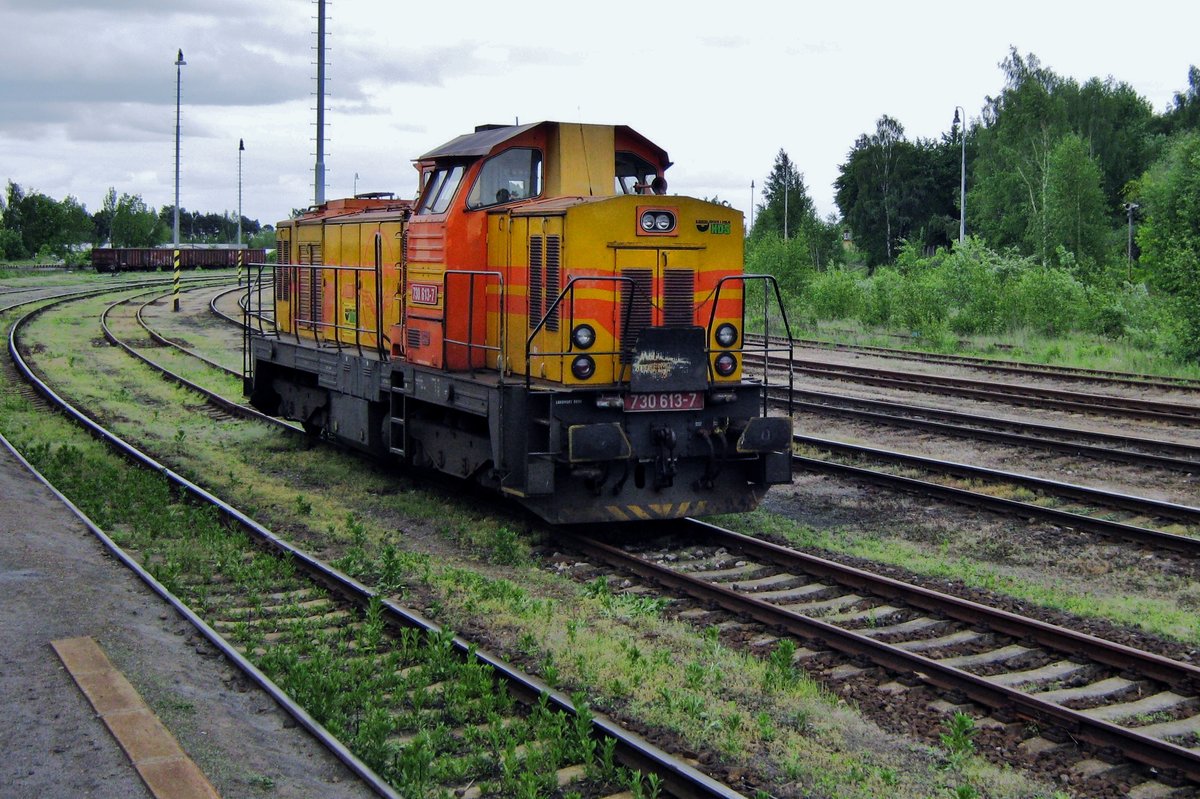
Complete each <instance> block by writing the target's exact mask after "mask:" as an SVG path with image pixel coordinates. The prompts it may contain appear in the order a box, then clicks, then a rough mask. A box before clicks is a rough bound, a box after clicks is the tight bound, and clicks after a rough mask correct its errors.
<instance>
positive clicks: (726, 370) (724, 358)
mask: <svg viewBox="0 0 1200 799" xmlns="http://www.w3.org/2000/svg"><path fill="white" fill-rule="evenodd" d="M714 366H715V367H716V370H717V374H719V375H720V376H721V377H729V376H730V375H731V374H733V373H734V371H735V370H736V369H737V358H735V357H734V356H733V355H732V354H731V353H728V352H722V353H721V354H720V355H718V356H717V360H716V362H715V363H714Z"/></svg>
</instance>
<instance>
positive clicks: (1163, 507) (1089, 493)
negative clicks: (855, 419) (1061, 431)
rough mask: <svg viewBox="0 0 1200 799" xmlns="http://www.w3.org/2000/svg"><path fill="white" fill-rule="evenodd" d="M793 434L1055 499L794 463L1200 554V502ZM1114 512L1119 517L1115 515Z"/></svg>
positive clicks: (822, 462)
mask: <svg viewBox="0 0 1200 799" xmlns="http://www.w3.org/2000/svg"><path fill="white" fill-rule="evenodd" d="M792 441H793V443H794V444H795V445H797V446H800V447H805V448H810V449H814V450H823V451H826V452H829V453H831V454H832V455H833V456H834V457H842V458H846V459H849V460H852V461H858V462H861V461H874V462H875V463H877V464H878V463H882V464H884V465H885V466H887V467H893V468H897V467H899V468H904V469H910V470H911V469H917V470H921V471H924V472H926V473H929V474H936V475H941V476H943V477H951V478H955V479H957V480H963V481H967V482H968V484H971V485H978V484H980V483H987V484H990V485H992V486H994V487H1000V488H1001V489H1005V488H1008V487H1012V486H1016V487H1019V488H1022V489H1025V490H1026V491H1029V492H1035V493H1036V494H1037V495H1038V497H1040V498H1041V500H1042V501H1043V502H1045V501H1047V500H1049V501H1050V502H1053V503H1055V504H1053V505H1048V504H1040V503H1039V502H1038V501H1034V500H1031V501H1024V500H1015V499H1009V498H1006V497H1004V496H999V495H997V493H995V491H993V492H987V491H984V490H982V489H976V488H963V487H958V486H955V485H950V484H946V483H942V482H935V481H933V480H929V479H919V478H915V477H911V476H908V475H905V474H897V473H895V472H894V471H889V470H888V469H886V468H878V467H875V468H873V467H870V466H864V465H855V463H847V462H844V461H838V460H833V459H830V458H817V457H811V456H804V455H793V456H792V464H793V469H797V470H806V471H813V472H820V473H826V474H830V473H832V474H837V475H841V476H845V477H850V478H853V479H857V480H864V481H868V482H871V483H874V484H876V485H881V486H885V487H888V488H892V489H898V490H903V491H909V492H915V493H919V494H921V495H924V496H936V497H940V498H942V499H946V500H950V501H954V502H959V503H962V504H966V505H970V506H973V507H979V508H985V509H988V510H993V511H998V512H1001V513H1007V514H1010V515H1016V516H1019V517H1022V518H1036V519H1042V520H1045V521H1049V522H1052V523H1055V524H1060V525H1064V526H1067V527H1072V528H1076V529H1082V530H1087V531H1089V532H1093V533H1097V534H1100V535H1104V536H1107V537H1110V538H1114V539H1118V540H1124V541H1130V542H1132V543H1134V544H1137V545H1139V546H1152V547H1156V548H1159V549H1163V550H1170V551H1173V552H1178V553H1180V554H1183V555H1186V556H1188V557H1198V556H1200V508H1195V507H1192V506H1189V505H1180V504H1177V503H1170V502H1162V501H1159V500H1153V499H1148V498H1145V497H1137V496H1133V495H1130V494H1121V493H1117V492H1112V491H1104V490H1101V489H1095V488H1089V487H1087V486H1080V485H1074V484H1071V483H1064V482H1060V481H1057V480H1047V479H1044V478H1040V477H1033V476H1030V475H1024V474H1018V473H1015V472H1006V471H1001V470H998V469H987V468H983V467H979V466H971V465H969V464H964V463H955V462H953V461H946V460H939V459H936V458H925V457H921V456H917V455H909V454H906V453H901V452H894V451H891V450H885V449H879V448H876V447H865V446H860V445H856V444H849V443H846V442H842V441H834V440H831V439H825V438H817V437H815V436H803V435H795V436H793V437H792ZM1005 493H1009V492H1008V491H1005ZM1035 499H1036V498H1035ZM1116 515H1120V516H1122V518H1113V516H1116ZM1151 524H1157V525H1158V527H1152V526H1148V525H1151ZM1171 528H1175V529H1178V530H1179V532H1175V531H1173V530H1172V529H1171Z"/></svg>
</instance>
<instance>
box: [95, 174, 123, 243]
mask: <svg viewBox="0 0 1200 799" xmlns="http://www.w3.org/2000/svg"><path fill="white" fill-rule="evenodd" d="M116 213H117V190H116V189H115V188H113V187H112V186H109V187H108V193H107V194H105V195H104V204H103V205H102V206H101V207H100V210H99V211H97V212H96V213H94V214H92V227H93V229H94V230H95V232H96V244H97V246H99V245H102V244H105V243H108V242H110V241H111V240H112V223H113V217H114V216H115V215H116Z"/></svg>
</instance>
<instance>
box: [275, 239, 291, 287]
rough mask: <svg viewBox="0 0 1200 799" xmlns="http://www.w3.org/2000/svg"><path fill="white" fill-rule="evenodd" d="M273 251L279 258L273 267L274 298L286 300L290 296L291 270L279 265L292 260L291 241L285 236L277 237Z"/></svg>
mask: <svg viewBox="0 0 1200 799" xmlns="http://www.w3.org/2000/svg"><path fill="white" fill-rule="evenodd" d="M275 252H277V253H278V259H279V264H278V266H276V268H275V299H276V301H280V302H288V301H289V300H291V298H292V279H291V278H292V270H290V269H282V268H280V267H283V266H284V265H286V264H290V263H291V262H292V243H291V241H290V240H288V239H286V238H279V239H277V240H276V242H275Z"/></svg>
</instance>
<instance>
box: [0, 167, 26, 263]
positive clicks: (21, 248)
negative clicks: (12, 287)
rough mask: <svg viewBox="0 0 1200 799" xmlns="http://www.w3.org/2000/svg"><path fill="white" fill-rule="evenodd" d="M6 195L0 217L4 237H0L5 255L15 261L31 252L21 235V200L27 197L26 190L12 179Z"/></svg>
mask: <svg viewBox="0 0 1200 799" xmlns="http://www.w3.org/2000/svg"><path fill="white" fill-rule="evenodd" d="M5 195H6V196H5V201H4V214H3V218H2V219H0V223H2V224H0V227H2V229H3V231H4V233H3V237H2V238H0V244H2V245H3V247H4V253H3V254H4V257H5V258H8V259H10V260H14V261H15V260H17V259H20V258H28V257H29V253H28V252H26V250H25V241H24V238H23V237H22V236H21V228H22V226H23V219H22V216H21V201H22V200H23V199H24V198H25V192H23V191H22V190H21V187H20V186H18V185H17V184H16V183H13V182H12V181H11V180H10V181H9V182H8V190H7V191H6V192H5Z"/></svg>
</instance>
